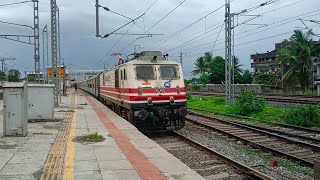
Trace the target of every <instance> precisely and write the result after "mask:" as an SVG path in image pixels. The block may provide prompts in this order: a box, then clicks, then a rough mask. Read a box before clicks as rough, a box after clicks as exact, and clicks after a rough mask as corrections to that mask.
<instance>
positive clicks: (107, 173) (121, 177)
mask: <svg viewBox="0 0 320 180" xmlns="http://www.w3.org/2000/svg"><path fill="white" fill-rule="evenodd" d="M101 175H102V178H103V180H111V179H112V180H141V178H140V177H139V176H138V174H137V173H136V171H134V170H103V171H101Z"/></svg>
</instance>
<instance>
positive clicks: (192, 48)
mask: <svg viewBox="0 0 320 180" xmlns="http://www.w3.org/2000/svg"><path fill="white" fill-rule="evenodd" d="M319 11H320V10H317V11H312V12H311V13H314V12H319ZM307 14H310V12H309V13H305V14H302V15H299V16H304V15H307ZM318 15H320V13H317V14H313V15H309V16H318ZM299 16H295V17H291V18H287V19H284V20H281V21H277V22H274V23H273V25H274V26H273V27H269V28H267V29H262V30H260V31H257V32H254V33H251V34H246V35H243V36H240V37H237V38H235V39H236V40H238V39H242V38H246V37H249V36H252V35H255V34H258V33H261V32H264V31H266V30H270V29H273V28H277V27H280V26H283V25H285V24H288V23H290V22H294V21H297V19H296V18H297V17H299ZM309 16H308V17H309ZM291 19H293V20H291ZM288 20H291V21H288ZM286 21H288V22H286ZM255 30H257V29H255ZM251 31H252V30H250V32H251ZM240 34H244V32H242V33H238V34H236V35H240ZM218 41H224V39H219V40H218ZM211 43H212V42H208V43H204V44H200V45H197V46H194V47H191V48H187V49H184V50H183V51H189V52H190V51H191V52H193V51H195V50H194V49H195V48H199V47H201V46H208V45H210V44H211ZM220 44H224V43H219V45H220ZM199 50H201V49H199ZM174 54H178V52H177V53H174Z"/></svg>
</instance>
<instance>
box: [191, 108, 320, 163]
mask: <svg viewBox="0 0 320 180" xmlns="http://www.w3.org/2000/svg"><path fill="white" fill-rule="evenodd" d="M186 120H187V121H189V122H192V123H193V124H196V125H198V126H202V127H205V128H208V129H210V130H214V131H217V132H220V133H223V134H225V135H228V136H230V137H233V138H235V139H238V140H241V141H242V142H244V143H246V144H249V145H250V146H253V147H255V148H259V149H261V150H263V151H266V152H271V153H272V154H275V155H277V156H281V157H286V158H287V159H290V160H292V161H294V162H296V163H299V164H300V165H304V166H308V167H313V165H314V160H320V144H319V138H318V137H317V136H316V135H315V134H313V135H314V136H313V137H312V136H311V137H309V136H308V135H306V134H308V133H303V131H302V130H300V134H299V133H298V132H297V131H294V132H296V133H292V132H288V131H285V130H281V129H278V130H277V128H266V127H260V126H254V125H247V124H243V123H238V122H234V121H226V120H221V119H218V118H215V117H211V116H207V115H202V114H198V113H194V112H190V113H189V114H188V116H187V117H186ZM287 129H288V128H287ZM301 133H303V134H301ZM309 133H310V132H309ZM310 138H312V139H310Z"/></svg>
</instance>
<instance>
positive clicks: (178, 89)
mask: <svg viewBox="0 0 320 180" xmlns="http://www.w3.org/2000/svg"><path fill="white" fill-rule="evenodd" d="M176 90H177V94H180V86H176Z"/></svg>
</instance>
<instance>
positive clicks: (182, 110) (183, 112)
mask: <svg viewBox="0 0 320 180" xmlns="http://www.w3.org/2000/svg"><path fill="white" fill-rule="evenodd" d="M178 112H179V116H180V117H186V115H187V114H188V110H187V108H186V107H182V108H180V109H179V111H178Z"/></svg>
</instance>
